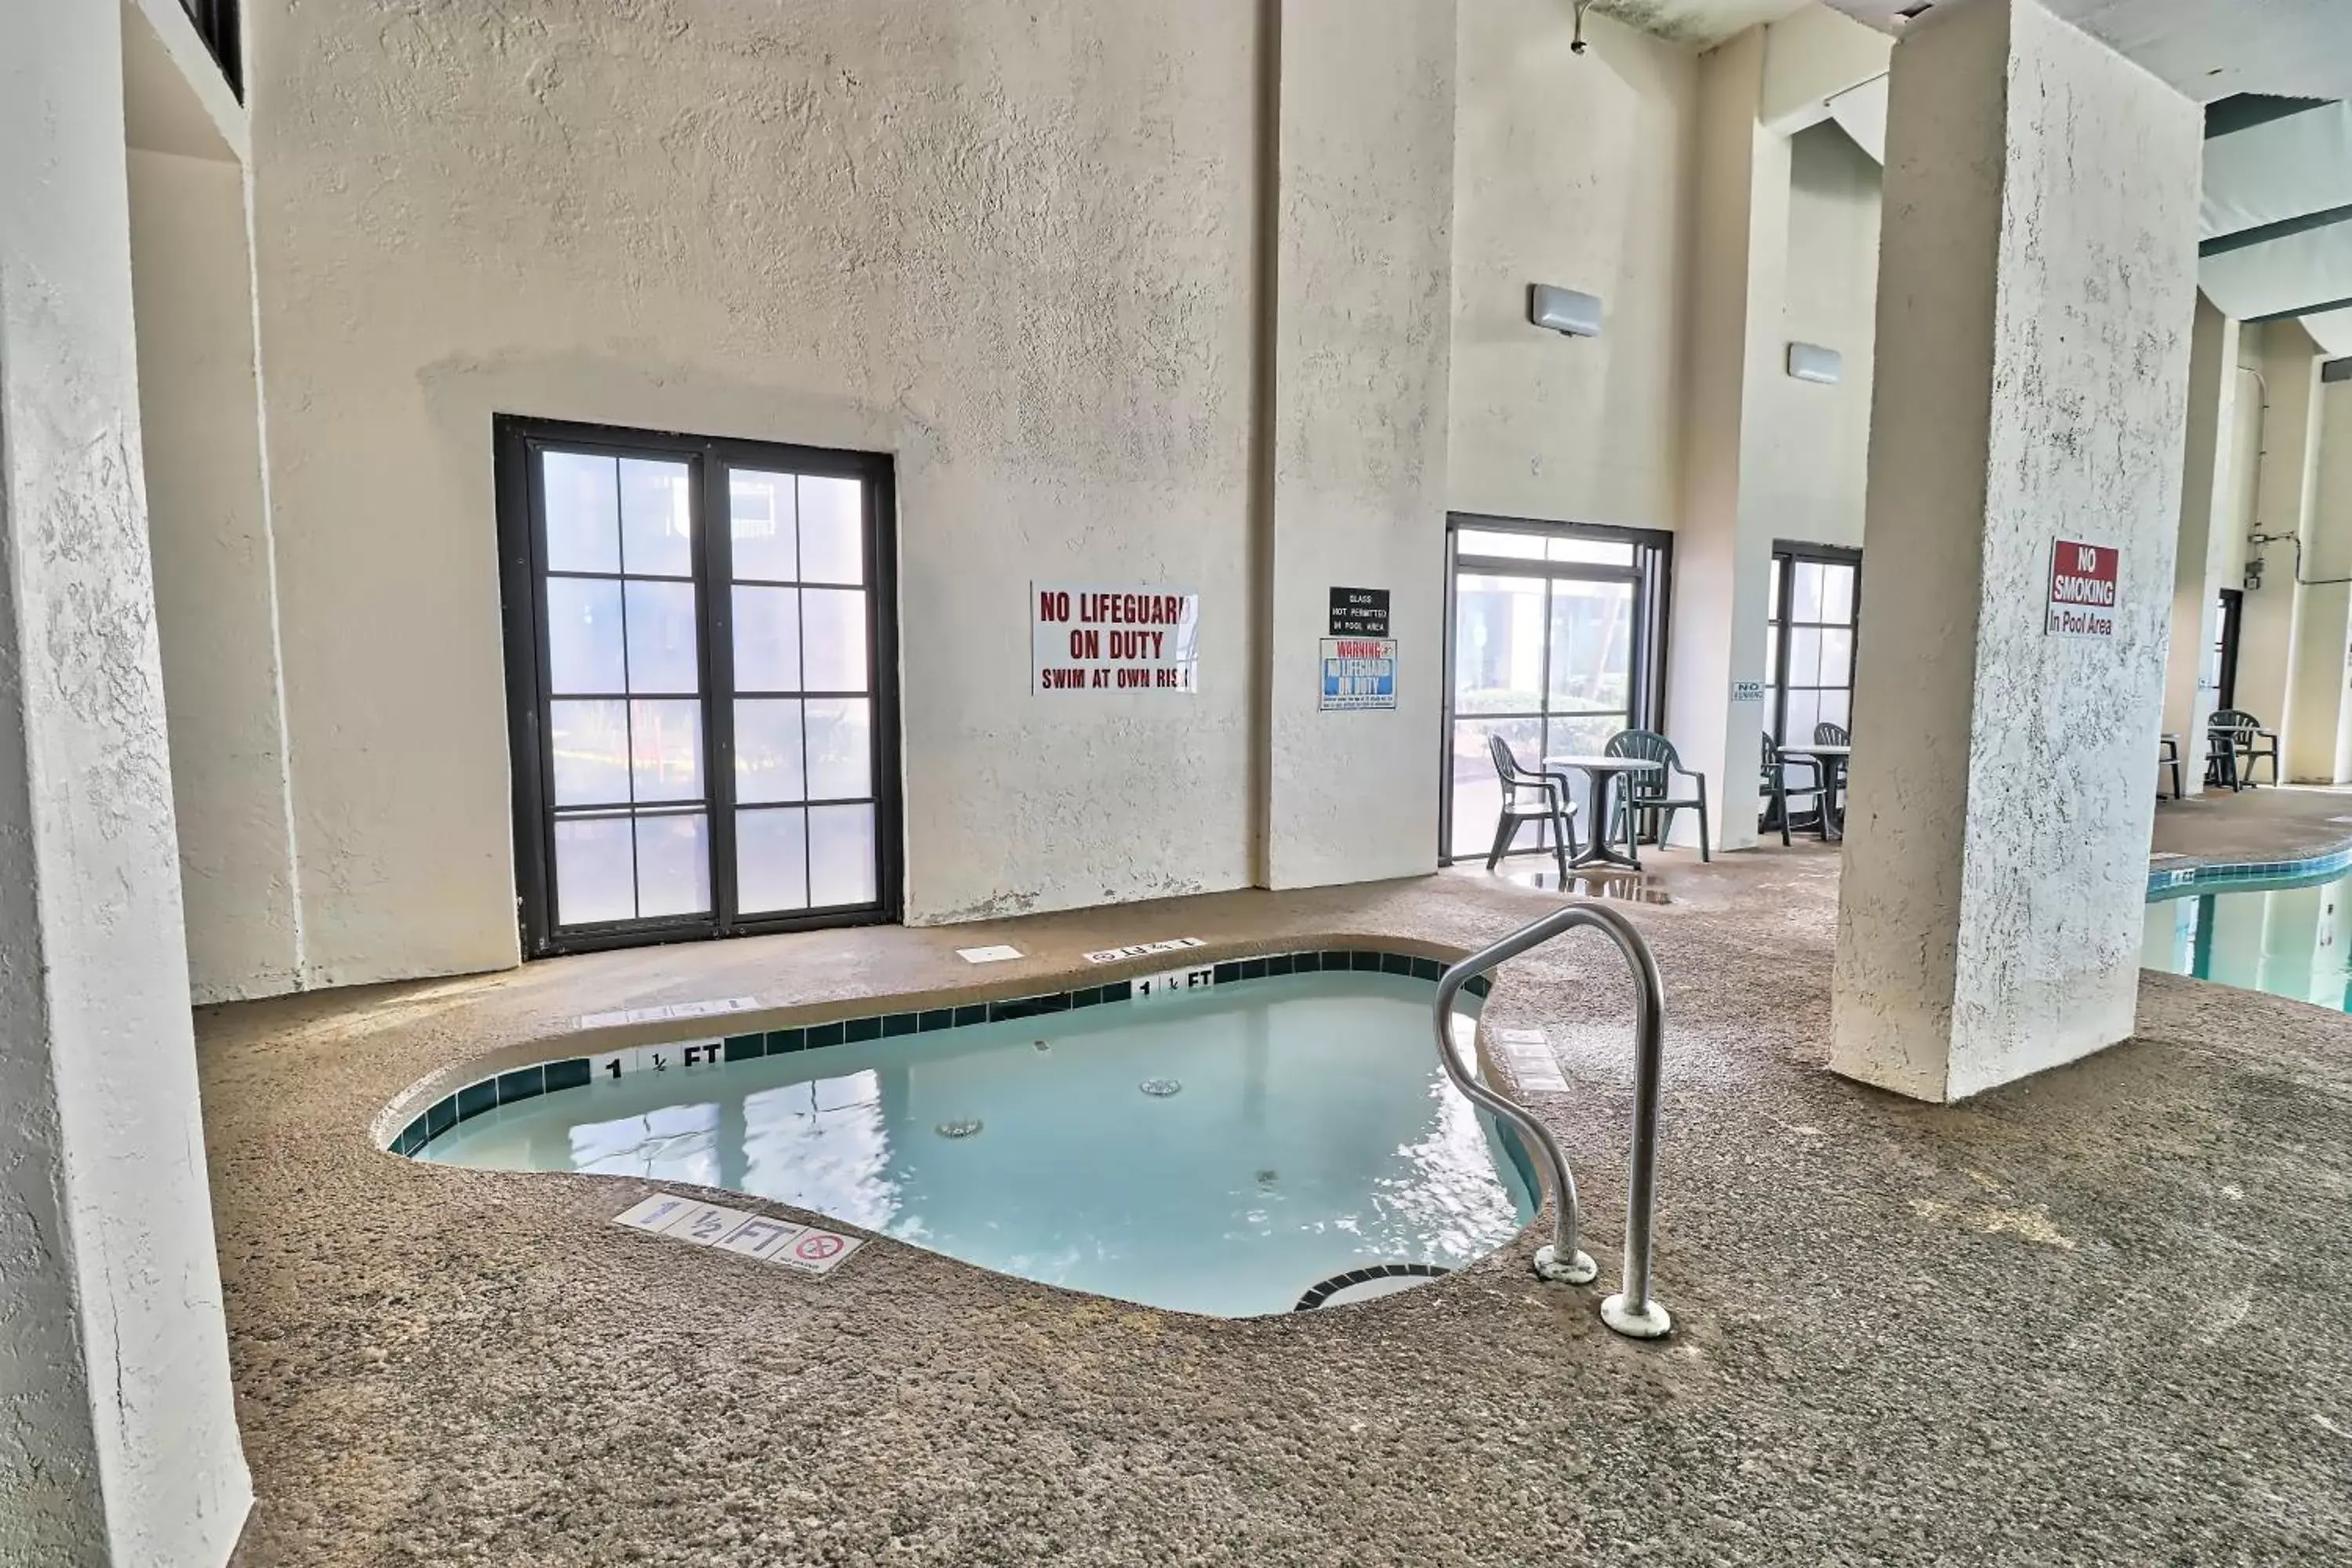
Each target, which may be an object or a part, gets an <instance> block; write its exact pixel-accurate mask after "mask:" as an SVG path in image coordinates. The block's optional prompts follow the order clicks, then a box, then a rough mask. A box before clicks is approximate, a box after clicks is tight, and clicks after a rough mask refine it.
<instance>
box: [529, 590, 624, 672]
mask: <svg viewBox="0 0 2352 1568" xmlns="http://www.w3.org/2000/svg"><path fill="white" fill-rule="evenodd" d="M547 674H548V682H549V690H550V692H551V693H552V694H553V695H556V696H559V697H560V696H565V695H568V694H570V693H572V692H612V691H626V690H627V689H629V688H628V680H627V679H626V678H625V676H624V675H623V674H622V673H621V585H620V584H618V583H615V582H614V581H613V580H612V579H611V578H609V577H550V578H549V579H548V580H547Z"/></svg>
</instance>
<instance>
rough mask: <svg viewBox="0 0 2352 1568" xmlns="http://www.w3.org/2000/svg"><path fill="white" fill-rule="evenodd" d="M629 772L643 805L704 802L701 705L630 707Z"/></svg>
mask: <svg viewBox="0 0 2352 1568" xmlns="http://www.w3.org/2000/svg"><path fill="white" fill-rule="evenodd" d="M629 757H630V772H631V773H632V775H633V776H634V777H635V783H636V796H635V798H636V800H637V803H638V804H639V805H645V804H646V803H647V802H651V801H674V800H700V799H701V798H702V704H700V703H699V702H692V701H688V702H632V703H630V704H629Z"/></svg>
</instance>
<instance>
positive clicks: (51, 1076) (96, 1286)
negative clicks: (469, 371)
mask: <svg viewBox="0 0 2352 1568" xmlns="http://www.w3.org/2000/svg"><path fill="white" fill-rule="evenodd" d="M0 34H5V41H0V1563H40V1564H43V1565H44V1568H48V1565H52V1564H54V1565H56V1568H85V1565H87V1568H99V1565H101V1564H115V1563H125V1564H127V1563H170V1564H173V1565H174V1568H177V1565H179V1564H187V1565H189V1568H210V1565H211V1564H215V1563H222V1562H224V1561H226V1558H227V1556H228V1553H229V1552H230V1550H231V1548H232V1547H233V1546H234V1544H235V1542H236V1536H237V1532H238V1531H239V1530H240V1528H241V1527H242V1525H243V1522H244V1519H245V1513H246V1510H247V1506H248V1505H249V1503H250V1502H251V1500H252V1493H251V1489H250V1487H249V1485H248V1482H247V1476H246V1470H245V1464H244V1460H243V1458H242V1456H241V1455H240V1453H239V1451H238V1447H237V1437H236V1424H235V1420H234V1416H233V1413H232V1410H231V1405H230V1396H229V1378H228V1346H227V1339H226V1331H225V1329H224V1325H223V1321H222V1311H221V1290H220V1277H219V1270H218V1266H217V1264H216V1261H215V1254H214V1246H213V1226H212V1210H211V1205H210V1204H209V1202H208V1198H207V1194H206V1187H205V1158H204V1130H203V1127H202V1125H201V1123H200V1121H199V1119H198V1116H197V1107H196V1068H195V1052H194V1043H193V1040H192V1038H191V1036H190V1031H189V1021H188V971H187V955H186V948H185V946H184V939H183V933H182V930H181V908H180V883H179V873H178V867H177V864H176V847H175V843H174V836H173V818H172V778H171V767H170V761H169V758H168V757H167V755H166V748H165V744H164V719H163V684H162V676H161V672H160V668H159V665H158V658H157V653H156V639H155V603H154V595H153V593H152V587H151V582H150V572H149V565H148V552H147V535H146V515H145V506H144V498H143V496H142V491H141V484H140V431H139V412H138V386H137V379H136V375H135V373H134V355H133V349H132V342H131V259H130V237H129V232H128V222H129V219H128V202H129V196H128V193H127V189H126V177H125V173H124V152H123V134H124V132H123V120H124V117H123V94H122V79H123V74H122V73H123V59H122V14H121V10H119V9H118V8H117V7H116V6H114V5H26V6H12V7H10V8H9V9H8V11H7V14H6V17H5V21H0Z"/></svg>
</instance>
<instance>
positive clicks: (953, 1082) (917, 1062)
mask: <svg viewBox="0 0 2352 1568" xmlns="http://www.w3.org/2000/svg"><path fill="white" fill-rule="evenodd" d="M1434 991H1435V987H1434V986H1433V985H1432V984H1429V983H1428V982H1427V981H1426V980H1421V979H1415V978H1412V977H1408V976H1404V975H1393V974H1382V973H1362V972H1357V973H1314V974H1297V975H1287V976H1283V977H1280V978H1273V979H1263V980H1241V981H1236V982H1232V983H1227V984H1217V985H1214V986H1213V987H1208V988H1204V989H1202V990H1200V991H1196V992H1182V993H1179V994H1174V995H1170V996H1161V997H1141V998H1136V999H1133V1000H1129V1001H1120V1002H1113V1003H1106V1004H1104V1005H1099V1006H1094V1007H1089V1008H1087V1009H1085V1010H1084V1011H1078V1012H1066V1013H1054V1014H1048V1015H1045V1016H1036V1017H1028V1018H1019V1019H1007V1020H1003V1021H1001V1022H996V1023H985V1024H971V1025H967V1026H962V1027H959V1028H947V1029H940V1030H937V1031H934V1032H931V1033H928V1034H919V1035H905V1036H900V1037H896V1038H885V1039H878V1040H868V1041H865V1042H862V1043H859V1044H854V1045H837V1046H828V1047H824V1048H822V1049H815V1050H806V1051H802V1052H798V1053H795V1054H793V1055H789V1056H770V1057H764V1058H758V1059H753V1060H747V1061H738V1062H729V1063H724V1064H719V1065H713V1066H709V1067H705V1068H698V1069H695V1070H691V1071H667V1072H662V1073H658V1074H656V1073H651V1072H633V1073H631V1074H629V1075H628V1076H626V1077H621V1078H618V1079H604V1078H603V1076H602V1075H601V1074H600V1075H599V1080H598V1081H592V1082H590V1083H589V1084H587V1085H586V1086H585V1087H583V1088H578V1089H564V1090H562V1092H560V1093H549V1094H546V1095H543V1096H541V1097H539V1098H535V1099H530V1100H521V1101H519V1102H517V1103H514V1104H509V1105H500V1106H498V1107H496V1108H495V1109H492V1110H485V1111H483V1112H481V1113H480V1114H478V1115H477V1116H474V1117H473V1118H471V1119H470V1120H467V1121H462V1122H459V1123H458V1124H457V1125H456V1126H454V1127H451V1128H450V1129H449V1130H448V1131H445V1132H442V1133H439V1134H438V1135H436V1137H435V1138H434V1139H433V1141H432V1142H430V1143H429V1144H427V1145H426V1146H425V1148H424V1149H423V1150H422V1151H420V1152H419V1153H418V1156H417V1157H418V1158H420V1159H424V1160H427V1161H433V1162H437V1163H447V1164H457V1165H469V1166H476V1167H481V1168H488V1169H495V1170H537V1171H585V1172H601V1173H610V1174H617V1175H631V1176H648V1177H656V1178H660V1179H664V1180H671V1181H680V1182H692V1183H697V1184H701V1185H705V1186H712V1187H724V1188H728V1189H730V1190H732V1191H735V1192H740V1193H749V1194H755V1195H757V1196H760V1197H763V1198H772V1199H774V1200H776V1201H778V1202H781V1203H786V1204H792V1205H796V1206H798V1207H801V1208H804V1209H809V1210H813V1211H814V1212H816V1213H818V1214H822V1215H830V1216H832V1217H833V1218H835V1219H838V1220H843V1221H846V1222H847V1223H849V1224H851V1225H856V1226H863V1227H865V1228H866V1229H869V1230H873V1231H877V1232H879V1233H881V1234H883V1235H886V1236H891V1237H897V1238H898V1239H899V1240H901V1241H906V1242H909V1243H912V1244H913V1245H915V1246H918V1247H929V1248H930V1249H932V1250H934V1251H937V1252H942V1253H945V1254H947V1255H948V1256H950V1257H951V1258H961V1259H963V1260H965V1261H966V1262H970V1263H975V1264H979V1265H980V1266H982V1267H983V1268H992V1269H996V1270H998V1271H1000V1272H1002V1273H1006V1274H1014V1275H1019V1276H1021V1277H1022V1278H1024V1279H1037V1280H1043V1281H1045V1282H1047V1283H1050V1284H1055V1285H1064V1286H1069V1287H1072V1288H1075V1289H1082V1290H1091V1291H1095V1292H1097V1293H1098V1294H1101V1295H1106V1296H1115V1297H1118V1298H1120V1299H1122V1300H1130V1301H1138V1302H1142V1303H1145V1304H1147V1305H1150V1306H1154V1307H1165V1308H1171V1309H1174V1310H1181V1311H1190V1312H1202V1313H1209V1314H1213V1315H1216V1316H1221V1317H1249V1316H1255V1315H1257V1314H1260V1313H1268V1312H1284V1311H1288V1310H1291V1309H1292V1308H1293V1307H1294V1306H1296V1305H1297V1302H1298V1300H1299V1298H1300V1296H1301V1295H1303V1294H1304V1293H1306V1292H1307V1290H1309V1289H1311V1288H1313V1287H1314V1286H1316V1285H1317V1284H1318V1283H1320V1282H1322V1281H1324V1280H1327V1279H1331V1278H1332V1277H1333V1276H1336V1275H1339V1274H1342V1273H1345V1272H1348V1271H1349V1270H1351V1269H1356V1268H1364V1267H1367V1266H1370V1265H1373V1264H1389V1263H1409V1264H1424V1265H1433V1266H1435V1267H1438V1268H1447V1269H1451V1268H1459V1267H1460V1266H1461V1265H1463V1264H1465V1263H1468V1262H1470V1261H1472V1260H1474V1259H1475V1258H1480V1257H1483V1256H1485V1255H1486V1253H1488V1252H1491V1251H1492V1250H1494V1248H1495V1247H1497V1246H1499V1245H1501V1244H1502V1243H1503V1242H1504V1241H1506V1240H1507V1239H1509V1238H1510V1237H1512V1236H1513V1235H1514V1234H1515V1233H1517V1230H1518V1229H1519V1228H1520V1227H1521V1226H1524V1225H1525V1224H1526V1223H1527V1222H1528V1220H1529V1219H1530V1218H1532V1217H1533V1214H1534V1207H1535V1205H1534V1204H1533V1202H1532V1201H1531V1194H1530V1193H1529V1191H1528V1182H1527V1179H1526V1177H1525V1176H1524V1175H1523V1174H1522V1173H1521V1171H1520V1168H1519V1166H1518V1165H1517V1163H1516V1162H1515V1161H1514V1160H1512V1159H1511V1158H1510V1157H1509V1156H1508V1153H1507V1150H1506V1147H1505V1145H1504V1143H1503V1142H1502V1140H1501V1138H1500V1136H1499V1135H1498V1134H1497V1133H1496V1130H1495V1129H1494V1128H1493V1126H1492V1125H1491V1124H1490V1122H1489V1121H1488V1120H1487V1118H1486V1116H1485V1115H1484V1113H1483V1112H1480V1111H1478V1110H1476V1108H1475V1107H1474V1106H1472V1105H1471V1104H1470V1103H1469V1102H1468V1101H1467V1100H1464V1099H1463V1098H1462V1096H1461V1095H1460V1094H1459V1093H1458V1092H1457V1091H1455V1089H1454V1087H1453V1086H1452V1085H1451V1084H1450V1083H1448V1082H1447V1081H1446V1079H1445V1077H1444V1072H1443V1070H1442V1069H1441V1068H1440V1067H1439V1066H1438V1063H1437V1060H1436V1055H1435V1051H1434V1047H1433V1044H1432V1042H1431V1039H1430V1034H1429V1006H1430V1001H1431V998H1432V997H1433V994H1434ZM1364 1293H1370V1291H1369V1290H1367V1289H1364V1288H1359V1289H1358V1290H1357V1291H1356V1292H1354V1293H1352V1294H1350V1293H1343V1294H1342V1295H1341V1297H1340V1298H1339V1300H1349V1299H1353V1294H1364Z"/></svg>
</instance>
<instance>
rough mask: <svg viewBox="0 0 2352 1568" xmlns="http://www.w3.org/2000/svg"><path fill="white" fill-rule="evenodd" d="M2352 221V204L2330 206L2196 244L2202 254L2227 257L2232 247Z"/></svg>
mask: <svg viewBox="0 0 2352 1568" xmlns="http://www.w3.org/2000/svg"><path fill="white" fill-rule="evenodd" d="M2342 223H2352V206H2340V207H2328V208H2326V209H2325V210H2323V211H2320V212H2315V213H2305V214H2304V215H2303V216H2301V217H2283V218H2281V219H2279V220H2278V221H2277V222H2276V223H2258V224H2256V225H2255V226H2253V227H2252V228H2242V229H2240V230H2238V231H2237V232H2236V233H2235V234H2221V235H2215V236H2214V237H2212V238H2211V239H2209V240H2207V241H2205V243H2204V244H2202V245H2200V246H2199V247H2197V254H2198V255H2200V256H2226V255H2228V254H2229V253H2230V252H2231V251H2233V250H2243V249H2245V248H2246V247H2248V246H2250V245H2262V244H2265V243H2267V242H2268V241H2270V240H2273V239H2284V238H2286V237H2288V236H2290V235H2297V234H2309V233H2310V232H2311V231H2312V230H2313V229H2315V228H2334V227H2335V226H2336V225H2337V224H2342Z"/></svg>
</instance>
